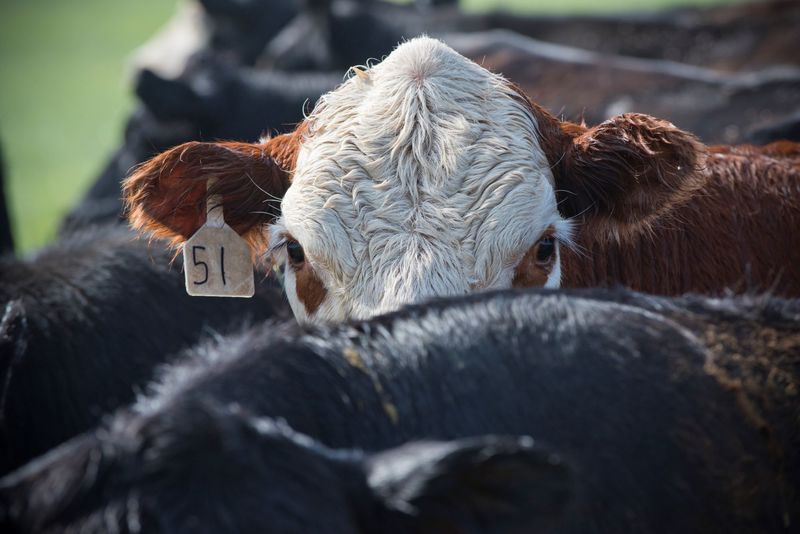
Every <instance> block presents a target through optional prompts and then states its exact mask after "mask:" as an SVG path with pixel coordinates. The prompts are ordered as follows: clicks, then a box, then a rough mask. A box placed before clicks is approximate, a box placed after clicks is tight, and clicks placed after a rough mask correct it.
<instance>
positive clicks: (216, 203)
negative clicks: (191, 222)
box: [183, 178, 255, 297]
mask: <svg viewBox="0 0 800 534" xmlns="http://www.w3.org/2000/svg"><path fill="white" fill-rule="evenodd" d="M215 181H216V178H210V179H209V180H208V182H207V183H206V187H207V188H210V187H211V185H212V184H213V183H214V182H215ZM183 270H184V273H185V274H186V292H187V293H188V294H190V295H191V296H193V297H252V296H253V294H254V293H255V284H254V282H253V263H252V261H251V260H250V247H249V246H247V243H246V242H245V240H244V239H242V238H241V237H240V236H239V234H237V233H236V231H235V230H234V229H233V228H231V227H230V226H228V225H227V224H225V219H224V216H223V211H222V196H221V195H209V197H208V200H207V201H206V223H205V224H204V225H203V226H201V227H200V228H199V229H198V230H197V232H195V233H194V235H193V236H192V237H191V238H190V239H189V240H188V241H186V243H184V245H183Z"/></svg>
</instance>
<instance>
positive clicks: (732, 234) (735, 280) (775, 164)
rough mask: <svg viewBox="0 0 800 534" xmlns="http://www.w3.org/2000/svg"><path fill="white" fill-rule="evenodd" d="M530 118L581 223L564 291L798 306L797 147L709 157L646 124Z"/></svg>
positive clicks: (658, 124) (565, 268)
mask: <svg viewBox="0 0 800 534" xmlns="http://www.w3.org/2000/svg"><path fill="white" fill-rule="evenodd" d="M531 109H532V110H533V113H534V116H535V118H536V120H537V123H538V125H539V130H540V135H541V138H542V146H543V149H544V150H545V153H546V154H547V157H548V160H549V162H550V164H551V166H552V168H553V174H554V177H555V181H556V184H555V185H556V189H558V190H559V192H558V197H559V208H560V209H561V211H562V213H564V214H565V215H567V216H570V217H574V218H575V219H576V220H577V222H578V224H577V235H576V243H577V245H578V246H577V247H576V249H575V250H565V249H564V247H562V267H561V268H562V286H563V287H587V286H611V285H617V284H622V285H625V286H628V287H631V288H633V289H636V290H640V291H646V292H652V293H659V294H664V295H675V294H680V293H685V292H688V291H696V292H702V293H720V292H721V291H723V290H725V289H727V288H730V289H733V290H735V291H738V292H742V291H749V290H758V289H761V290H771V291H773V292H774V293H775V294H778V295H786V296H800V145H798V144H796V143H790V142H778V143H773V144H771V145H767V146H765V147H755V146H751V145H748V146H734V147H729V146H715V147H710V148H707V147H705V146H704V145H702V144H701V143H699V142H698V141H697V140H696V139H695V138H694V137H693V136H691V135H689V134H686V133H685V132H682V131H680V130H678V129H677V128H675V127H674V126H672V125H671V124H669V123H667V122H665V121H660V120H657V119H653V118H650V117H646V116H643V115H637V114H627V115H622V116H619V117H615V118H614V119H611V120H610V121H606V122H605V123H603V124H601V125H599V126H597V127H594V128H586V127H584V126H579V125H576V124H571V123H564V122H560V121H558V120H556V119H555V118H553V117H552V116H551V115H549V114H548V113H547V112H546V111H544V110H543V109H542V108H540V107H538V106H536V105H535V104H531ZM576 159H577V161H576ZM593 200H596V202H593Z"/></svg>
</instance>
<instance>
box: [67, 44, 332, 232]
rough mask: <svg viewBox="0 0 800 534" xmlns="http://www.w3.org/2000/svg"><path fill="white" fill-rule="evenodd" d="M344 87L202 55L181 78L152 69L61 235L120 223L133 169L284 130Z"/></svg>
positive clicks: (326, 78)
mask: <svg viewBox="0 0 800 534" xmlns="http://www.w3.org/2000/svg"><path fill="white" fill-rule="evenodd" d="M341 81H342V76H341V74H334V73H276V72H260V71H256V70H253V69H238V68H236V67H234V66H231V65H228V64H226V63H224V62H222V61H220V60H219V59H216V58H215V57H214V56H212V55H205V54H197V55H195V56H194V57H193V58H192V60H191V61H190V62H189V64H188V65H186V70H185V71H184V72H183V74H182V75H181V76H180V77H178V78H177V79H169V78H165V77H163V76H161V75H159V74H158V73H156V72H154V71H151V70H149V69H143V70H142V71H141V72H139V74H138V75H137V77H136V81H135V86H134V90H135V92H136V96H137V97H138V100H139V102H140V105H138V106H137V107H136V109H134V111H133V112H132V114H131V116H130V117H129V119H128V123H127V125H126V128H125V142H124V144H123V145H122V146H121V147H120V148H119V149H118V150H117V151H116V152H115V154H114V155H113V156H112V157H111V159H110V161H109V162H108V163H107V164H106V166H105V168H104V169H103V170H102V172H101V173H100V175H99V176H98V177H97V178H96V179H95V181H94V184H93V185H92V187H91V188H90V189H89V190H88V191H87V192H86V194H85V195H84V197H83V198H82V199H81V200H80V202H79V203H78V204H77V205H76V206H75V207H74V208H73V209H72V210H70V212H69V213H68V214H67V215H66V216H65V217H64V220H63V221H62V222H61V225H60V229H59V233H60V234H61V235H65V234H69V233H70V232H72V231H75V230H78V229H81V228H83V227H86V226H92V225H95V224H106V223H117V222H119V223H122V222H124V218H123V213H122V212H123V205H122V201H121V200H120V198H121V196H122V192H121V182H122V180H123V178H125V176H126V175H127V174H128V172H129V171H130V169H131V168H133V167H135V166H136V165H138V164H140V163H142V162H144V161H146V160H147V159H149V158H151V157H152V156H154V155H155V154H157V153H159V152H161V151H163V150H167V149H169V148H171V147H173V146H175V145H179V144H181V143H185V142H187V141H190V140H213V139H234V138H254V137H258V136H259V135H261V134H262V133H264V132H285V131H288V130H291V129H292V128H293V127H294V125H295V124H296V123H297V122H299V121H300V120H302V118H303V105H304V104H305V102H306V101H307V100H309V99H311V100H313V99H316V98H317V97H319V95H321V94H322V93H324V92H327V91H329V90H331V89H333V88H335V87H336V86H337V85H338V84H339V83H341Z"/></svg>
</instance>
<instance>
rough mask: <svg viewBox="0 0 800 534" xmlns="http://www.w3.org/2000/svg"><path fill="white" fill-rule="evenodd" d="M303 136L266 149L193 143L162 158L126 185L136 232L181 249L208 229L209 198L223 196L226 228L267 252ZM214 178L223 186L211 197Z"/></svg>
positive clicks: (141, 169)
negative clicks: (267, 227) (208, 186)
mask: <svg viewBox="0 0 800 534" xmlns="http://www.w3.org/2000/svg"><path fill="white" fill-rule="evenodd" d="M303 131H304V128H303V127H301V128H298V129H297V130H295V132H293V133H291V134H286V135H281V136H278V137H275V138H272V139H269V140H267V141H265V142H263V143H238V142H232V141H228V142H221V143H200V142H190V143H184V144H182V145H180V146H177V147H175V148H172V149H170V150H167V151H166V152H164V153H162V154H159V155H158V156H156V157H154V158H153V159H151V160H149V161H148V162H146V163H144V164H142V165H141V166H139V167H138V168H137V169H136V170H135V171H134V172H133V174H131V175H130V176H129V177H128V178H127V179H126V180H125V182H124V184H123V195H124V197H125V203H126V206H127V209H128V218H129V220H130V222H131V226H133V227H134V228H135V229H137V230H140V231H144V232H148V233H150V234H151V235H153V236H154V237H158V238H166V239H169V240H171V242H172V244H173V245H179V244H181V243H183V242H184V241H185V240H186V239H188V238H189V237H191V236H192V234H194V232H196V231H197V229H198V228H200V226H202V225H203V224H204V223H205V220H206V198H207V196H208V195H213V194H219V195H221V197H222V199H223V200H222V202H223V209H224V215H225V222H226V223H227V224H228V225H229V226H230V227H231V228H233V229H234V230H235V231H236V232H237V233H239V235H241V236H243V237H244V238H245V239H246V240H247V241H248V242H249V244H250V246H251V248H252V249H253V252H254V253H257V252H260V251H262V250H263V249H264V248H265V246H266V243H265V239H266V233H265V232H263V231H262V230H263V226H264V224H267V223H269V222H270V221H272V220H273V219H274V218H275V217H276V216H277V215H278V203H279V202H280V198H281V197H283V194H284V193H285V192H286V190H287V189H288V188H289V185H290V181H291V171H292V170H293V169H294V166H295V162H296V158H297V151H298V147H299V142H300V136H301V135H302V134H303ZM211 177H215V178H217V182H216V183H215V185H214V186H213V187H212V188H211V189H210V190H209V191H206V182H207V180H208V178H211Z"/></svg>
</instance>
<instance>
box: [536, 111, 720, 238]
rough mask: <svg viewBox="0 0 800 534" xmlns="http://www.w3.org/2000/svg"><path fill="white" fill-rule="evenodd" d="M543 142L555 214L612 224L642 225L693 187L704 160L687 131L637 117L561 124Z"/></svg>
mask: <svg viewBox="0 0 800 534" xmlns="http://www.w3.org/2000/svg"><path fill="white" fill-rule="evenodd" d="M548 139H549V145H547V144H546V145H545V149H546V150H547V149H548V148H549V149H550V151H551V154H550V156H549V158H550V159H551V160H552V164H553V169H552V170H553V175H554V178H555V185H556V189H557V191H558V197H559V198H558V200H559V211H561V212H562V214H564V215H565V216H567V217H580V216H586V217H592V216H599V217H603V218H606V219H608V220H610V221H614V222H618V223H632V222H638V221H642V220H644V219H645V218H647V217H650V216H653V215H654V214H656V213H658V212H659V211H660V210H662V209H663V207H664V206H665V205H666V204H667V203H669V202H670V201H671V200H672V199H675V198H678V197H679V196H680V195H681V194H683V193H684V192H686V191H690V190H692V188H696V187H697V184H698V183H699V182H698V180H697V179H696V177H697V175H698V171H699V169H700V168H702V167H703V166H704V164H705V157H706V149H705V146H704V145H702V144H701V143H700V142H699V141H698V139H697V138H696V137H694V136H693V135H691V134H690V133H687V132H684V131H682V130H680V129H678V128H676V127H675V126H674V125H672V124H670V123H669V122H667V121H664V120H660V119H656V118H654V117H650V116H648V115H642V114H637V113H628V114H625V115H620V116H617V117H613V118H611V119H609V120H607V121H605V122H603V123H602V124H599V125H597V126H595V127H593V128H585V127H582V126H580V127H579V126H578V125H568V124H564V123H562V124H559V125H558V127H551V128H550V130H549V131H548ZM553 139H555V141H553Z"/></svg>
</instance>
